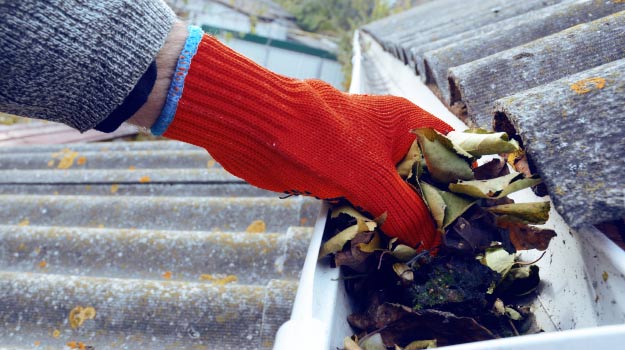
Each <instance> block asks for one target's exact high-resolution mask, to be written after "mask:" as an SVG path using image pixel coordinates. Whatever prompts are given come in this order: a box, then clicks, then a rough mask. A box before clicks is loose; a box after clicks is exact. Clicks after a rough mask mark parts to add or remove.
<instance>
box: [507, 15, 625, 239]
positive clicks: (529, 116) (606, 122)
mask: <svg viewBox="0 0 625 350" xmlns="http://www.w3.org/2000/svg"><path fill="white" fill-rule="evenodd" d="M596 25H597V26H598V28H601V29H602V30H603V28H605V26H604V25H603V24H601V23H597V24H596ZM621 29H623V28H621ZM623 47H625V46H621V50H623ZM624 115H625V59H621V60H619V61H615V62H612V63H608V64H606V65H603V66H600V67H597V68H594V69H591V70H588V71H584V72H581V73H577V74H574V75H571V76H567V77H565V78H563V79H560V80H557V81H555V82H552V83H550V84H546V85H542V86H539V87H536V88H534V89H531V90H527V91H524V92H521V93H518V94H515V95H512V96H510V97H506V98H504V99H501V100H499V101H497V102H496V117H495V128H496V129H498V130H506V131H511V129H514V131H515V132H516V133H517V134H518V135H519V136H520V138H521V139H522V141H523V144H524V147H525V149H526V151H527V152H528V153H529V155H530V157H531V160H532V161H533V163H534V164H535V165H536V167H537V168H538V172H539V173H540V175H541V176H542V177H543V179H544V181H545V184H546V185H547V188H548V189H549V193H550V195H551V199H552V200H553V202H554V204H555V207H556V209H557V210H558V212H559V213H560V214H561V215H562V216H563V217H564V218H565V220H566V221H567V222H568V223H569V224H570V225H571V226H572V227H578V226H580V225H584V224H593V223H598V222H602V221H607V220H613V219H619V218H623V217H625V182H624V179H625V160H624V159H625V137H624V136H623V132H624V131H625V117H623V116H624Z"/></svg>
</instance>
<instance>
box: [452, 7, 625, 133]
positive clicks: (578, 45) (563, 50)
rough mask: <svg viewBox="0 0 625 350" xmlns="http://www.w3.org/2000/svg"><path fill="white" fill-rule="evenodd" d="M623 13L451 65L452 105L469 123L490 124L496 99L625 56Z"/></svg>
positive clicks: (624, 14)
mask: <svg viewBox="0 0 625 350" xmlns="http://www.w3.org/2000/svg"><path fill="white" fill-rule="evenodd" d="M624 47H625V11H621V12H618V13H615V14H613V15H610V16H606V17H603V18H601V19H598V20H595V21H592V22H589V23H585V24H580V25H577V26H575V27H572V28H569V29H567V30H564V31H561V32H558V33H556V34H553V35H550V36H547V37H544V38H541V39H539V40H535V41H533V42H530V43H527V44H524V45H521V46H517V47H514V48H512V49H509V50H506V51H502V52H499V53H497V54H494V55H491V56H488V57H484V58H482V59H479V60H477V61H473V62H471V63H467V64H464V65H461V66H457V67H453V68H450V69H449V73H450V75H449V80H450V84H451V86H450V91H451V96H452V98H451V104H452V105H453V104H454V103H456V102H458V103H462V104H464V105H465V106H466V108H467V113H468V116H467V118H466V122H467V123H469V124H472V125H474V126H480V127H485V128H491V119H492V114H491V113H492V104H493V102H494V101H495V100H497V99H499V98H502V97H506V96H508V95H512V94H514V93H517V92H519V91H523V90H526V89H530V88H532V87H536V86H539V85H542V84H546V83H549V82H552V81H554V80H557V79H560V78H563V77H565V76H567V75H570V74H574V73H577V72H579V71H582V70H586V69H590V68H592V67H596V66H599V65H602V64H605V63H608V62H611V61H614V60H617V59H619V58H622V57H623V55H624V52H623V48H624Z"/></svg>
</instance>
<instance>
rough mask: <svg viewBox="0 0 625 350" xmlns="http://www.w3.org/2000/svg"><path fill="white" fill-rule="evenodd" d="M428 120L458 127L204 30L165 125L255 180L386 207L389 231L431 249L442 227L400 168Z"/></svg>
mask: <svg viewBox="0 0 625 350" xmlns="http://www.w3.org/2000/svg"><path fill="white" fill-rule="evenodd" d="M421 127H430V128H434V129H436V130H438V131H440V132H443V133H447V132H449V131H450V130H452V128H451V127H450V126H449V125H447V124H445V123H444V122H442V121H441V120H439V119H437V118H435V117H434V116H432V115H431V114H429V113H428V112H426V111H424V110H422V109H421V108H419V107H417V106H415V105H414V104H412V103H410V102H409V101H408V100H406V99H404V98H398V97H392V96H368V95H350V94H346V93H343V92H340V91H338V90H336V89H335V88H333V87H332V86H330V85H328V84H326V83H324V82H322V81H319V80H297V79H292V78H287V77H284V76H281V75H278V74H275V73H273V72H270V71H268V70H267V69H265V68H263V67H261V66H259V65H257V64H256V63H254V62H252V61H251V60H249V59H247V58H245V57H243V56H241V55H239V54H238V53H236V52H234V51H232V50H231V49H229V48H228V47H226V46H225V45H223V44H221V43H220V42H219V41H218V40H216V39H215V38H213V37H211V36H208V35H204V36H203V37H202V38H201V41H200V43H199V46H198V48H197V53H196V54H195V56H194V57H193V59H192V60H191V64H190V68H189V71H188V75H187V76H186V78H185V79H184V88H183V91H182V97H181V98H180V100H179V103H178V106H177V109H176V114H175V117H174V119H173V122H171V124H170V125H169V127H168V129H167V131H166V132H165V134H164V135H165V136H167V137H169V138H173V139H176V140H181V141H184V142H188V143H192V144H194V145H197V146H200V147H204V148H206V149H207V150H208V152H209V153H210V154H211V155H212V156H213V157H214V158H215V160H217V161H218V162H219V163H221V164H222V165H223V167H224V168H225V169H226V170H228V171H229V172H231V173H232V174H234V175H236V176H238V177H240V178H242V179H245V180H246V181H248V182H249V183H250V184H252V185H254V186H257V187H260V188H264V189H267V190H271V191H277V192H284V193H287V194H302V195H309V196H315V197H317V198H321V199H337V198H345V199H347V200H348V201H349V202H351V203H352V204H353V205H354V206H356V207H357V208H360V209H362V210H364V211H365V212H368V213H369V214H371V215H372V216H374V217H376V216H379V215H381V214H383V213H384V212H387V215H388V217H387V219H386V222H385V223H384V224H383V225H382V230H383V231H384V232H385V233H386V234H388V235H390V236H394V237H398V238H399V239H400V240H401V241H403V242H405V243H407V244H409V245H411V246H417V245H419V244H421V247H422V248H425V249H430V248H432V247H434V246H436V245H438V243H439V242H440V237H439V236H440V235H439V234H438V233H436V230H435V227H434V223H433V221H432V219H431V217H430V213H429V211H428V209H427V207H426V206H425V204H424V203H423V202H422V200H421V199H420V198H419V196H418V195H417V194H416V193H415V192H414V191H413V190H412V189H411V188H410V187H409V185H408V184H407V183H406V182H405V181H404V180H402V179H401V178H400V177H399V175H398V174H397V171H396V169H395V165H396V164H397V163H398V162H399V161H400V160H401V159H402V158H403V157H404V156H405V154H406V153H407V151H408V149H409V147H410V145H411V143H412V142H413V141H414V139H415V136H414V135H413V134H411V133H410V130H411V129H414V128H421Z"/></svg>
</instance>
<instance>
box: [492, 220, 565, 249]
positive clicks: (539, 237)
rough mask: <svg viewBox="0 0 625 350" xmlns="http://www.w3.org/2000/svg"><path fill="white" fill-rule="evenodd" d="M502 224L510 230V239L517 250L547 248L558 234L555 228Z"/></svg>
mask: <svg viewBox="0 0 625 350" xmlns="http://www.w3.org/2000/svg"><path fill="white" fill-rule="evenodd" d="M500 226H502V227H504V228H507V229H509V230H510V241H511V242H512V245H514V247H515V248H516V249H517V250H528V249H538V250H545V249H547V248H548V247H549V242H550V241H551V239H552V238H553V237H555V236H556V232H555V231H553V230H549V229H541V228H538V227H534V226H529V225H523V224H514V223H505V224H500Z"/></svg>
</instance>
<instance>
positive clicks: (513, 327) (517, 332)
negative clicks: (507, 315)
mask: <svg viewBox="0 0 625 350" xmlns="http://www.w3.org/2000/svg"><path fill="white" fill-rule="evenodd" d="M508 323H510V327H512V330H513V331H514V334H515V335H516V336H517V337H518V336H519V331H517V329H516V327H515V326H514V322H512V320H511V319H508Z"/></svg>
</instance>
